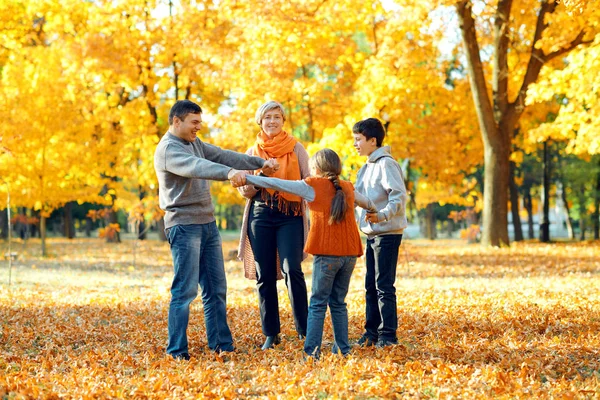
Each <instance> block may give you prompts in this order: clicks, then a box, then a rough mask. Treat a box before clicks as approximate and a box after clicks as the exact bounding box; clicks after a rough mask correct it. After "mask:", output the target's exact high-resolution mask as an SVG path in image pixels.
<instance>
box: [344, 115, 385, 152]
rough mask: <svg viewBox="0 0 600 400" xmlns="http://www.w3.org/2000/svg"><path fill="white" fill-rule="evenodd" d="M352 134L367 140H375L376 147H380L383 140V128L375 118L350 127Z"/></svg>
mask: <svg viewBox="0 0 600 400" xmlns="http://www.w3.org/2000/svg"><path fill="white" fill-rule="evenodd" d="M352 133H354V134H356V133H360V134H361V135H363V136H364V137H366V138H367V139H371V138H375V140H376V142H377V147H381V145H382V144H383V139H384V138H385V128H384V127H383V124H382V123H381V121H380V120H378V119H377V118H367V119H363V120H362V121H358V122H357V123H355V124H354V126H353V127H352Z"/></svg>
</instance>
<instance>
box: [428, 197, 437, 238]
mask: <svg viewBox="0 0 600 400" xmlns="http://www.w3.org/2000/svg"><path fill="white" fill-rule="evenodd" d="M434 209H435V203H429V204H427V207H426V208H425V213H426V215H425V237H426V238H427V239H430V240H434V239H436V237H437V232H436V229H435V214H434V213H433V211H434Z"/></svg>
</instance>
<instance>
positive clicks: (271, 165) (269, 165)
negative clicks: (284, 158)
mask: <svg viewBox="0 0 600 400" xmlns="http://www.w3.org/2000/svg"><path fill="white" fill-rule="evenodd" d="M278 169H279V163H278V162H277V160H276V159H274V158H270V159H268V160H267V161H265V163H264V164H263V167H262V173H263V174H265V175H266V176H271V175H273V174H274V173H275V171H277V170H278Z"/></svg>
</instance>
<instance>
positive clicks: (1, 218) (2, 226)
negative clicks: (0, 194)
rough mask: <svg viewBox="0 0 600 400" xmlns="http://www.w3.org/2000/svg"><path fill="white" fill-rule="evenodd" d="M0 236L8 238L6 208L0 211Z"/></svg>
mask: <svg viewBox="0 0 600 400" xmlns="http://www.w3.org/2000/svg"><path fill="white" fill-rule="evenodd" d="M0 238H2V239H6V238H8V208H5V209H4V210H2V211H0Z"/></svg>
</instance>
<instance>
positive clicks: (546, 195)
mask: <svg viewBox="0 0 600 400" xmlns="http://www.w3.org/2000/svg"><path fill="white" fill-rule="evenodd" d="M542 188H543V199H542V201H543V208H542V210H543V211H542V222H541V224H540V242H542V243H548V242H550V215H549V214H550V151H549V150H548V141H545V142H544V177H543V180H542Z"/></svg>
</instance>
